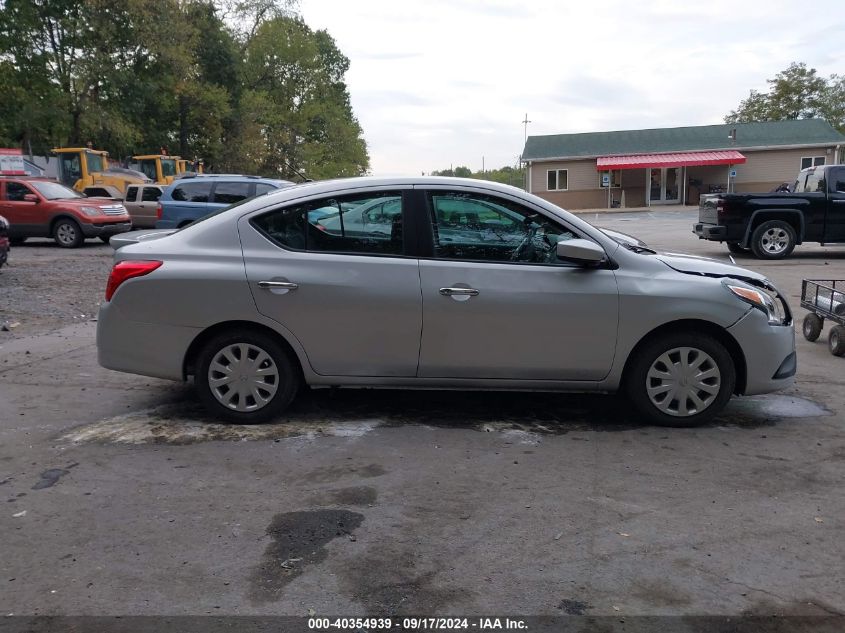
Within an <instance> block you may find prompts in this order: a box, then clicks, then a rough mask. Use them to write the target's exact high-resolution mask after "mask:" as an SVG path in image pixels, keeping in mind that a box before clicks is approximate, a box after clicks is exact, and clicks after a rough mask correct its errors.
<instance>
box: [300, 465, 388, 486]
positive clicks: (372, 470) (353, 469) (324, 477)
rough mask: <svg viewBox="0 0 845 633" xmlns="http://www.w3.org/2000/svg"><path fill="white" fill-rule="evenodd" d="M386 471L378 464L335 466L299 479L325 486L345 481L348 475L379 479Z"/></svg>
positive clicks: (317, 470)
mask: <svg viewBox="0 0 845 633" xmlns="http://www.w3.org/2000/svg"><path fill="white" fill-rule="evenodd" d="M386 473H387V471H386V470H385V469H384V467H383V466H380V465H379V464H367V465H365V466H359V465H357V464H336V465H331V466H321V467H320V468H315V469H313V470H309V471H308V472H307V473H303V475H302V477H301V479H302V480H303V481H309V482H312V483H318V484H327V483H331V482H333V481H339V480H341V479H346V478H347V477H349V476H350V475H357V476H358V477H363V478H366V479H369V478H371V477H381V476H382V475H384V474H386Z"/></svg>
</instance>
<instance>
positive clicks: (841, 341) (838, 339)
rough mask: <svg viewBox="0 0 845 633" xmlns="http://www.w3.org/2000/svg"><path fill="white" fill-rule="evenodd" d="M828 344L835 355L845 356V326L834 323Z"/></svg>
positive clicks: (828, 337)
mask: <svg viewBox="0 0 845 633" xmlns="http://www.w3.org/2000/svg"><path fill="white" fill-rule="evenodd" d="M827 346H828V347H829V348H830V353H831V354H833V355H834V356H845V327H843V326H841V325H834V326H833V327H832V328H830V334H828V335H827Z"/></svg>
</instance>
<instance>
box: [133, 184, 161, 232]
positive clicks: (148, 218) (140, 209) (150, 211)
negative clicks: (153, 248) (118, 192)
mask: <svg viewBox="0 0 845 633" xmlns="http://www.w3.org/2000/svg"><path fill="white" fill-rule="evenodd" d="M159 198H161V188H160V187H155V186H152V185H145V186H144V187H142V188H141V196H140V200H139V201H138V202H137V204H136V209H137V212H136V216H135V217H137V219H138V222H137V224H138V226H142V227H152V226H155V223H156V220H157V219H158V199H159ZM133 220H134V218H133Z"/></svg>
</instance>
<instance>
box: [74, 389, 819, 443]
mask: <svg viewBox="0 0 845 633" xmlns="http://www.w3.org/2000/svg"><path fill="white" fill-rule="evenodd" d="M829 415H832V413H831V412H830V411H828V410H827V409H825V408H824V407H822V406H821V405H819V404H817V403H815V402H813V401H811V400H807V399H805V398H800V397H797V396H791V395H781V394H770V395H765V396H753V397H747V398H734V399H733V400H731V401H730V402H729V403H728V406H727V407H726V408H725V410H724V411H723V412H722V413H721V414H720V415H718V416H717V417H716V418H715V420H714V421H713V422H712V423H710V424H709V425H706V426H705V427H704V428H707V427H708V426H709V427H724V426H733V427H739V428H752V429H753V428H760V427H765V426H772V425H774V424H776V423H777V422H778V421H779V420H783V419H789V418H812V417H822V416H829ZM413 425H416V426H425V427H433V428H450V429H465V430H470V431H480V432H495V433H500V434H503V435H505V437H506V440H508V441H513V442H514V443H520V444H538V443H540V442H541V441H542V437H543V436H548V435H566V434H568V433H571V432H573V431H589V432H614V431H631V430H641V429H643V428H648V427H649V426H650V425H649V424H647V423H645V422H644V421H642V420H639V419H638V418H637V417H636V414H634V413H633V412H632V410H631V407H630V406H629V405H628V403H627V402H626V401H625V400H624V399H622V398H620V397H614V396H606V395H592V394H553V393H530V394H526V393H513V392H454V391H443V392H441V391H425V392H422V391H399V390H381V391H379V390H357V389H356V390H348V391H347V390H342V389H341V390H315V391H312V392H310V393H309V392H306V393H304V394H302V395H301V396H300V397H299V398H297V400H296V401H294V403H293V405H292V406H291V407H290V409H289V410H288V411H287V412H286V413H285V414H284V416H283V417H282V418H280V419H279V421H278V422H275V423H272V424H262V425H235V424H225V423H220V422H219V421H218V420H215V419H214V418H212V417H210V416H209V415H208V414H207V413H206V412H205V411H204V410H203V409H202V407H201V406H200V405H199V404H198V403H197V402H196V401H195V400H193V399H192V398H189V399H187V400H184V401H181V402H176V403H171V404H165V405H160V406H158V407H154V408H151V409H145V410H140V411H135V412H131V413H127V414H123V415H119V416H115V417H112V418H108V419H105V420H101V421H99V422H94V423H91V424H84V425H81V426H79V427H76V428H74V429H73V430H71V431H70V432H68V433H66V434H64V435H62V436H61V437H60V438H59V439H61V440H63V441H67V442H75V443H117V444H172V445H188V444H195V443H199V442H212V441H230V442H231V441H260V440H269V439H273V440H280V441H281V440H285V439H291V438H298V439H301V440H304V441H313V440H316V439H319V438H322V437H343V438H350V439H355V438H359V437H363V436H365V435H366V434H367V433H370V432H372V431H374V430H376V429H380V428H393V427H403V426H413ZM577 439H582V438H577Z"/></svg>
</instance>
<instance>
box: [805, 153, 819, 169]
mask: <svg viewBox="0 0 845 633" xmlns="http://www.w3.org/2000/svg"><path fill="white" fill-rule="evenodd" d="M819 165H824V156H805V157H803V158H802V159H801V169H807V168H809V167H818V166H819Z"/></svg>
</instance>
